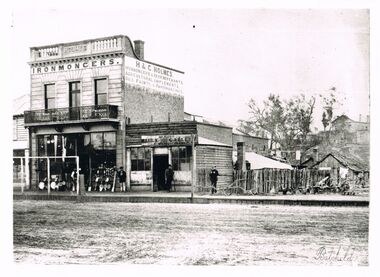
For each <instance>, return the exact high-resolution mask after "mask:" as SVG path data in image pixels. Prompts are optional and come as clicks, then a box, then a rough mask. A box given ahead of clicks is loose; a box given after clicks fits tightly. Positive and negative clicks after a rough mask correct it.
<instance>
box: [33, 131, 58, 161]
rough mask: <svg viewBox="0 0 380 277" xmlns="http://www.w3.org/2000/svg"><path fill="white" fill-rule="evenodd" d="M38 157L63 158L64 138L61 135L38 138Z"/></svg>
mask: <svg viewBox="0 0 380 277" xmlns="http://www.w3.org/2000/svg"><path fill="white" fill-rule="evenodd" d="M37 143H38V156H50V157H52V156H62V148H63V138H62V136H61V135H44V136H38V139H37Z"/></svg>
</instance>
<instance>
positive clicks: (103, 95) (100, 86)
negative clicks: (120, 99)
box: [95, 78, 107, 105]
mask: <svg viewBox="0 0 380 277" xmlns="http://www.w3.org/2000/svg"><path fill="white" fill-rule="evenodd" d="M105 104H107V79H106V78H102V79H96V80H95V105H105Z"/></svg>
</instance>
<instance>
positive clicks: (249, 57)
mask: <svg viewBox="0 0 380 277" xmlns="http://www.w3.org/2000/svg"><path fill="white" fill-rule="evenodd" d="M12 29H13V31H12V35H13V47H12V50H13V54H12V65H13V68H12V76H13V77H14V82H13V90H14V91H13V94H14V96H15V97H17V96H20V95H23V94H26V93H29V90H30V79H29V66H28V64H27V62H28V61H29V47H31V46H40V45H47V44H54V43H60V42H70V41H77V40H83V39H91V38H97V37H103V36H111V35H117V34H123V35H127V36H129V37H130V38H131V40H136V39H141V40H144V41H145V59H146V60H148V61H152V62H156V63H159V64H162V65H166V66H169V67H173V68H175V69H179V70H181V71H184V72H185V77H186V78H185V93H184V96H185V111H187V112H190V113H195V114H200V115H204V116H206V117H211V118H215V119H220V120H225V121H231V122H233V121H235V120H238V119H245V118H247V117H248V113H247V112H248V108H247V102H248V101H249V99H250V98H254V99H255V100H256V101H258V102H262V100H263V99H265V98H266V97H267V96H268V94H269V93H276V94H280V95H281V96H282V97H285V98H288V97H290V96H292V95H295V94H299V93H305V94H306V95H309V96H310V95H317V94H320V93H326V92H327V91H328V90H329V89H330V88H331V87H333V86H334V87H336V88H337V91H338V92H339V93H340V94H341V98H342V99H344V98H346V100H345V105H344V106H343V107H341V108H340V111H339V112H344V113H346V114H347V115H348V116H350V117H351V118H352V119H355V120H358V118H359V114H362V117H363V118H364V117H365V116H366V115H367V114H369V12H368V11H367V10H331V9H330V10H285V9H282V10H270V9H263V10H260V9H259V10H258V9H256V10H255V9H244V10H239V9H227V10H217V9H207V10H199V9H198V10H174V9H172V10H164V9H162V10H146V9H144V10H119V11H116V9H114V10H98V11H96V10H88V11H87V10H85V9H81V10H62V9H59V10H57V9H55V10H45V11H38V10H34V11H33V13H31V12H30V10H14V12H13V27H12ZM320 111H321V110H320V109H317V113H316V115H315V123H314V125H315V126H317V127H319V128H321V124H320V117H321V114H320Z"/></svg>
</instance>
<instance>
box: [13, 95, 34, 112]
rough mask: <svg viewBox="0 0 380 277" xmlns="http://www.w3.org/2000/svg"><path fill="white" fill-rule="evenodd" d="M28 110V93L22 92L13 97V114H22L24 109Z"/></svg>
mask: <svg viewBox="0 0 380 277" xmlns="http://www.w3.org/2000/svg"><path fill="white" fill-rule="evenodd" d="M27 110H30V94H24V95H21V96H19V97H17V98H16V99H13V107H12V112H13V115H23V114H24V111H27Z"/></svg>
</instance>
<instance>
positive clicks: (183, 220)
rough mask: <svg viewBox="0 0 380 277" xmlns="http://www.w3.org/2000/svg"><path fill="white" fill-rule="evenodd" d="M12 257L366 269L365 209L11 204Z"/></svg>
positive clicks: (62, 261) (48, 261) (78, 261)
mask: <svg viewBox="0 0 380 277" xmlns="http://www.w3.org/2000/svg"><path fill="white" fill-rule="evenodd" d="M14 259H15V261H16V262H22V263H36V264H114V263H123V264H124V263H127V264H167V265H309V264H321V265H367V264H368V208H358V207H303V206H278V205H268V206H264V205H225V204H209V205H197V204H164V203H157V204H155V203H151V204H143V203H140V204H138V203H76V202H66V201H14Z"/></svg>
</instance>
